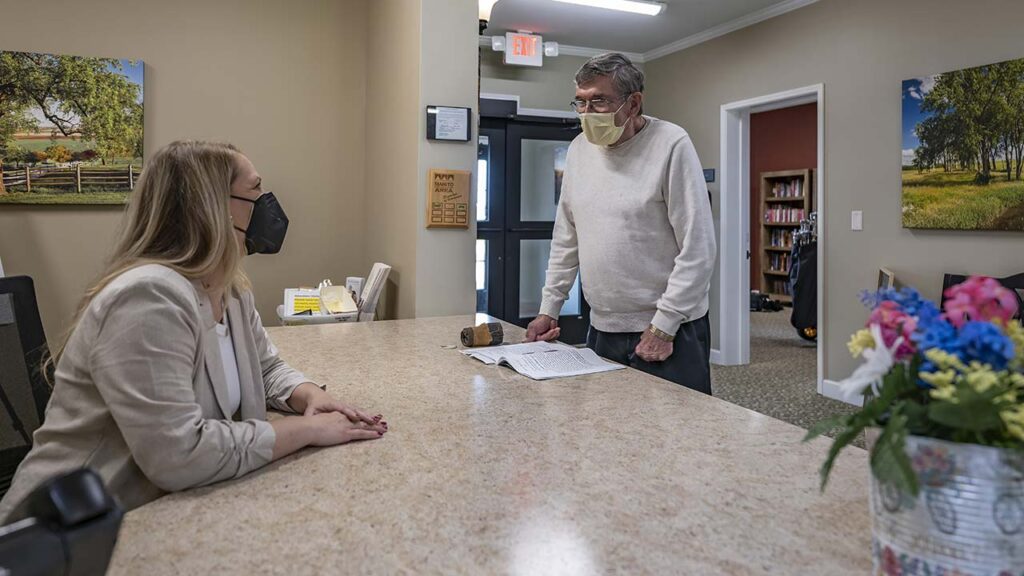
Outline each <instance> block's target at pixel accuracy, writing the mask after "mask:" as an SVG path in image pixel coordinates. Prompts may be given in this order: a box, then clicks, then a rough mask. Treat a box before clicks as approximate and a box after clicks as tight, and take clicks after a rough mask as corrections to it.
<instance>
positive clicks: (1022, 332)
mask: <svg viewBox="0 0 1024 576" xmlns="http://www.w3.org/2000/svg"><path fill="white" fill-rule="evenodd" d="M1003 330H1005V331H1006V335H1007V336H1008V337H1009V338H1010V341H1011V342H1013V349H1014V352H1015V354H1014V359H1013V362H1012V363H1011V364H1012V365H1014V366H1017V367H1018V368H1024V326H1021V323H1020V322H1017V321H1014V320H1010V321H1009V322H1007V323H1006V324H1004V325H1003Z"/></svg>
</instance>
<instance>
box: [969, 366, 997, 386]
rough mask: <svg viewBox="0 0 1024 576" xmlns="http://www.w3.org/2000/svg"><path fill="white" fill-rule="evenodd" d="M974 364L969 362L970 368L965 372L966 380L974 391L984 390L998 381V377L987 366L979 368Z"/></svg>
mask: <svg viewBox="0 0 1024 576" xmlns="http://www.w3.org/2000/svg"><path fill="white" fill-rule="evenodd" d="M975 364H976V363H975V362H972V363H971V369H972V370H971V372H970V373H968V374H967V377H966V380H967V384H968V385H970V387H971V388H974V390H975V391H976V392H979V393H982V392H985V391H986V390H988V389H989V388H991V387H993V386H995V385H996V384H998V383H999V377H998V376H997V375H996V373H995V372H993V371H992V370H991V369H990V368H988V366H985V367H984V368H982V369H979V368H978V366H976V365H975Z"/></svg>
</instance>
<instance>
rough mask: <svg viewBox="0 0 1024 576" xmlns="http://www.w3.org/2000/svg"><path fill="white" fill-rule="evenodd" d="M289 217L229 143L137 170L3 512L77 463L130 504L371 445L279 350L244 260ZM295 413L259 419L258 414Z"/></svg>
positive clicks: (184, 145)
mask: <svg viewBox="0 0 1024 576" xmlns="http://www.w3.org/2000/svg"><path fill="white" fill-rule="evenodd" d="M287 228H288V219H287V217H286V216H285V214H284V211H283V210H282V209H281V207H280V205H279V204H278V203H277V200H276V199H275V198H274V195H273V194H272V193H270V192H265V191H264V190H263V189H262V186H261V181H260V176H259V174H257V172H256V169H255V168H254V167H253V165H252V163H251V162H250V161H249V159H248V158H246V157H245V156H244V155H242V154H241V153H239V152H238V151H237V150H236V149H235V148H234V147H232V146H230V145H226V144H216V143H209V142H194V141H186V142H175V143H173V144H171V145H169V146H167V147H166V148H164V149H162V150H160V151H159V152H157V153H156V155H155V156H154V157H153V158H152V160H150V162H149V165H148V166H147V167H146V169H145V170H144V171H143V173H142V176H141V177H140V178H139V181H138V184H137V186H136V188H135V191H134V193H133V195H132V197H131V199H130V201H129V206H128V210H127V214H126V217H125V222H124V229H123V231H122V234H121V237H120V240H119V242H118V243H117V247H116V249H115V251H114V254H113V257H112V258H111V260H110V264H109V265H108V266H107V269H106V271H105V272H104V273H103V275H102V277H101V279H100V280H99V282H98V283H97V284H96V285H95V286H93V287H92V288H90V289H89V290H88V291H87V292H86V295H85V298H84V300H83V302H82V305H81V306H80V308H79V311H78V313H77V315H76V318H75V321H74V323H73V326H72V329H71V330H70V331H69V336H68V338H67V340H66V342H65V343H64V344H63V345H62V346H59V347H57V348H56V349H55V353H54V357H53V358H54V362H55V363H56V373H55V377H54V387H53V395H52V397H51V399H50V403H49V405H48V406H47V409H46V417H45V421H44V423H43V425H42V427H40V428H39V430H37V431H36V433H35V444H34V446H33V447H32V451H31V452H30V453H29V454H28V456H27V457H26V458H25V460H24V462H22V464H21V466H20V467H19V468H18V471H17V473H16V474H15V477H14V481H13V483H12V485H11V489H10V491H9V492H8V493H7V495H6V496H5V497H4V499H3V501H2V502H0V521H2V522H8V521H11V520H14V519H17V516H19V515H20V511H19V512H15V513H13V514H12V510H14V508H15V506H16V505H17V504H18V503H19V502H21V501H22V500H24V499H25V497H26V496H27V495H28V493H29V492H30V491H31V490H32V489H33V488H34V487H35V486H36V485H38V484H39V483H41V482H43V481H44V480H46V479H48V478H50V477H53V476H55V475H57V474H60V473H62V472H66V471H69V470H73V469H75V468H79V467H83V466H88V467H91V468H93V469H94V470H96V471H97V472H98V473H99V475H100V476H101V477H102V478H103V481H104V482H105V484H106V485H107V488H108V489H109V490H110V492H111V493H112V494H114V495H115V496H116V497H117V498H118V499H119V500H120V502H121V504H122V505H123V506H124V507H125V508H127V509H132V508H135V507H138V506H141V505H142V504H145V503H147V502H149V501H151V500H154V499H156V498H158V497H160V496H161V495H163V494H164V493H166V492H174V491H178V490H185V489H187V488H194V487H196V486H203V485H206V484H211V483H214V482H218V481H221V480H226V479H229V478H238V477H239V476H242V475H244V474H247V473H248V472H251V471H252V470H255V469H257V468H259V467H261V466H264V465H266V464H267V463H269V462H271V461H272V460H276V459H278V458H281V457H283V456H285V455H287V454H290V453H292V452H295V451H296V450H299V449H301V448H303V447H305V446H330V445H334V444H343V443H345V442H350V441H353V440H369V439H374V438H379V437H380V436H382V435H383V434H384V433H385V432H386V431H387V423H386V422H383V421H382V420H381V417H380V416H374V417H371V416H368V415H367V414H365V413H363V412H361V411H359V410H356V409H353V408H351V407H349V406H346V405H345V404H342V403H340V402H338V401H336V400H334V399H333V398H332V397H331V396H330V395H329V394H327V393H326V392H324V391H323V390H321V389H320V388H319V387H318V386H316V385H315V384H313V383H311V382H308V381H306V378H305V377H304V376H303V375H302V374H300V373H299V372H297V371H295V370H293V369H292V368H291V367H289V366H288V365H287V364H285V363H284V362H283V361H282V360H281V359H280V358H278V356H277V350H276V349H275V348H274V345H273V344H272V343H271V342H270V339H269V338H268V337H267V333H266V332H265V331H264V329H263V325H262V324H261V322H260V317H259V314H257V313H256V309H255V305H254V303H253V296H252V292H251V291H250V287H249V283H248V280H247V278H246V276H245V273H244V272H243V271H242V267H241V260H242V258H243V256H245V255H246V254H247V253H248V254H253V253H265V254H273V253H276V252H277V251H278V250H280V248H281V243H282V242H283V241H284V235H285V232H286V230H287ZM268 406H269V407H271V408H274V409H276V410H281V411H284V412H293V413H297V414H301V415H297V416H287V417H284V418H279V419H276V420H274V421H272V422H267V419H266V416H267V407H268Z"/></svg>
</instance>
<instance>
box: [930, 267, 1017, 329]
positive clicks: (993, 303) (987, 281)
mask: <svg viewBox="0 0 1024 576" xmlns="http://www.w3.org/2000/svg"><path fill="white" fill-rule="evenodd" d="M945 296H946V303H945V305H944V306H943V309H944V310H945V311H946V318H947V319H949V322H950V323H951V324H953V325H954V326H956V327H957V328H958V329H959V328H960V327H961V326H963V325H964V324H965V323H966V322H968V321H969V320H975V321H978V322H991V321H993V320H996V319H999V320H1002V321H1003V322H1008V321H1009V320H1010V319H1011V318H1013V316H1014V314H1016V313H1017V295H1016V294H1014V293H1013V292H1012V291H1010V290H1008V289H1007V288H1004V287H1003V285H1002V284H1000V283H999V282H997V281H996V280H995V279H993V278H986V277H984V276H971V277H970V278H968V279H967V280H966V281H965V282H963V283H961V284H957V285H956V286H952V287H950V288H949V289H948V290H946V293H945Z"/></svg>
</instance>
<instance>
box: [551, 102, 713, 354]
mask: <svg viewBox="0 0 1024 576" xmlns="http://www.w3.org/2000/svg"><path fill="white" fill-rule="evenodd" d="M645 118H646V119H647V125H646V126H644V128H643V129H642V130H641V131H640V133H639V134H637V135H635V136H634V137H633V138H631V139H629V140H627V141H626V142H624V143H623V144H620V145H619V146H615V147H612V148H605V147H601V146H595V145H593V144H591V143H590V142H588V141H587V140H586V138H585V137H584V136H583V135H580V136H579V137H577V138H576V140H574V141H573V143H572V144H571V145H570V146H569V152H568V155H567V157H566V163H565V174H564V176H563V179H562V196H561V200H560V202H559V204H558V213H557V216H556V217H555V228H554V232H553V237H552V240H551V257H550V259H549V260H548V271H547V279H546V282H545V286H544V300H543V303H542V304H541V310H540V311H541V314H546V315H548V316H552V317H554V318H557V317H558V315H559V312H560V311H561V309H562V304H564V303H565V300H566V298H567V297H568V292H569V290H570V289H571V288H572V284H573V282H574V281H575V279H576V273H577V271H579V273H580V278H581V284H582V286H583V293H584V296H585V297H586V299H587V301H588V302H589V303H590V306H591V314H590V321H591V324H592V325H593V326H594V328H596V329H598V330H601V331H602V332H641V331H643V330H646V329H647V327H648V326H649V325H650V324H653V325H654V326H655V327H656V328H658V329H659V330H663V331H665V332H667V333H669V334H675V333H676V331H677V330H678V329H679V325H680V324H682V323H684V322H688V321H691V320H697V319H699V318H701V317H702V316H704V315H705V314H706V313H707V311H708V290H709V286H710V283H711V273H712V271H713V270H714V267H715V252H716V247H715V227H714V222H713V221H712V217H711V203H710V200H709V199H708V191H707V185H706V184H705V183H704V171H703V170H702V168H701V165H700V159H699V158H697V152H696V150H694V148H693V143H692V142H691V141H690V136H689V135H688V134H687V133H686V131H685V130H683V129H682V128H680V127H679V126H676V125H675V124H672V123H670V122H664V121H661V120H658V119H656V118H651V117H645Z"/></svg>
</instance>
